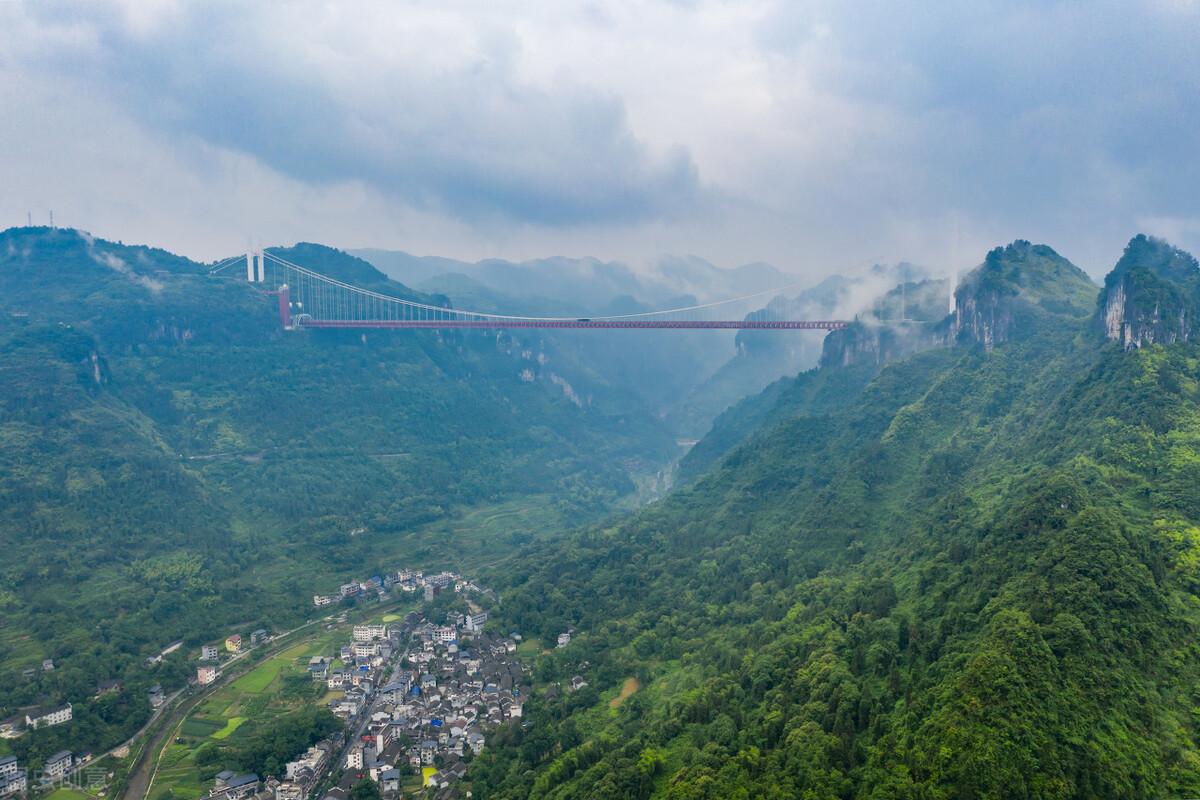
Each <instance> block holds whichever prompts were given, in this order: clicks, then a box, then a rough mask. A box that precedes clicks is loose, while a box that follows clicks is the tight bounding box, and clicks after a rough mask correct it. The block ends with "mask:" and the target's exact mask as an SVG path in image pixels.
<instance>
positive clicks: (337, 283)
mask: <svg viewBox="0 0 1200 800" xmlns="http://www.w3.org/2000/svg"><path fill="white" fill-rule="evenodd" d="M240 258H241V257H240V256H238V257H237V258H234V259H227V260H226V261H224V262H221V263H220V264H218V265H217V266H215V267H213V268H212V269H211V270H209V274H210V275H215V274H217V273H218V272H220V271H221V270H224V269H226V268H227V267H229V266H230V265H232V264H233V263H234V262H236V261H237V260H238V259H240ZM245 258H246V278H247V280H248V281H250V282H251V283H258V284H264V288H267V290H268V291H269V292H271V293H272V294H276V295H277V296H278V304H279V317H280V321H281V323H282V324H283V326H284V327H285V328H288V329H297V328H484V329H489V328H491V329H499V328H607V329H653V328H681V329H688V328H696V329H705V328H707V329H714V328H715V329H722V328H724V329H760V330H789V329H790V330H826V331H828V330H836V329H838V328H843V327H845V326H846V325H847V323H846V322H845V321H842V320H794V319H787V318H785V317H786V314H784V313H783V311H782V310H781V309H779V308H774V307H775V306H777V305H779V304H775V303H768V304H767V305H766V308H761V307H751V306H748V304H749V303H750V301H753V300H757V299H759V298H762V297H765V296H767V295H773V296H777V295H779V294H780V293H781V292H784V291H787V290H788V289H791V288H794V287H795V286H796V285H797V284H790V285H787V286H783V287H779V288H775V289H767V290H763V291H758V292H752V293H750V294H745V295H741V296H739V297H733V298H729V299H726V300H718V301H713V302H708V303H695V304H691V305H687V306H679V307H675V308H669V309H662V310H657V311H640V312H634V313H628V314H602V315H596V316H589V317H565V316H559V317H548V316H536V315H517V314H499V313H494V312H486V311H472V310H468V309H458V308H453V307H450V306H438V305H433V304H431V303H425V302H421V301H419V300H412V299H406V298H402V297H396V296H393V295H389V294H384V293H383V292H379V291H375V290H372V289H365V288H362V287H359V286H354V285H352V284H350V283H347V282H345V281H342V280H339V279H337V278H333V277H330V276H328V275H324V274H322V273H320V272H317V271H316V270H313V269H310V268H308V267H305V266H302V265H300V264H296V263H294V262H292V261H289V260H287V259H285V258H282V257H280V256H278V255H276V254H274V253H271V252H269V251H266V250H259V251H257V252H253V251H252V252H250V253H247V254H246V256H245ZM738 304H742V305H743V306H744V307H746V308H745V311H748V312H751V313H745V312H743V313H742V314H739V315H737V318H733V315H731V314H728V313H726V315H725V316H726V318H721V317H720V316H717V315H716V314H715V312H716V311H717V310H718V309H730V308H736V307H737V306H738ZM756 305H761V304H756Z"/></svg>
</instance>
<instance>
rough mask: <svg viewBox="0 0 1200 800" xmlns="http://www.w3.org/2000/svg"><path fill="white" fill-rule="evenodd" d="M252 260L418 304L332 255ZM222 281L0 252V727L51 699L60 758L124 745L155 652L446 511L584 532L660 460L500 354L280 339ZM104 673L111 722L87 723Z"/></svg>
mask: <svg viewBox="0 0 1200 800" xmlns="http://www.w3.org/2000/svg"><path fill="white" fill-rule="evenodd" d="M274 252H276V253H277V254H278V255H280V256H282V257H284V258H288V259H290V260H293V261H297V262H299V263H303V264H305V265H306V266H310V267H312V268H315V269H318V270H320V271H322V272H325V273H328V274H331V275H334V276H336V277H340V278H342V279H345V280H349V281H353V282H355V283H357V284H360V285H367V286H371V287H372V288H377V289H379V290H380V291H387V292H390V293H393V294H396V295H401V296H414V297H420V298H421V299H423V300H425V301H430V300H436V299H437V298H430V297H428V296H420V295H417V294H415V293H413V292H412V291H411V290H409V289H408V288H406V287H404V286H401V285H400V284H397V283H394V282H391V281H389V280H388V279H387V278H386V277H384V276H383V275H382V274H381V273H379V272H378V271H376V270H375V269H374V268H373V267H371V266H370V265H369V264H367V263H366V262H363V261H360V260H358V259H355V258H352V257H350V256H347V255H346V254H344V253H341V252H339V251H336V250H331V249H329V248H324V247H321V246H318V245H298V246H297V247H295V248H289V249H281V250H275V251H274ZM230 272H232V273H234V274H231V275H230V276H229V277H210V276H208V274H207V270H206V269H205V268H204V267H202V266H201V265H199V264H195V263H192V262H190V261H187V260H186V259H182V258H179V257H177V256H173V255H171V254H169V253H165V252H163V251H158V250H152V249H149V248H145V247H127V246H124V245H120V244H116V243H112V242H105V241H101V240H96V239H93V238H91V237H89V236H88V235H86V234H82V233H79V232H76V231H69V230H57V229H48V228H22V229H12V230H9V231H5V232H3V233H0V386H3V391H0V547H2V548H3V550H4V553H5V558H4V560H3V562H2V563H0V608H2V613H0V719H3V718H7V717H8V716H10V715H11V714H13V713H14V712H15V711H16V710H17V709H19V708H21V707H24V706H27V705H32V704H35V703H39V702H61V701H65V700H71V701H72V702H75V703H76V704H77V710H76V716H77V717H78V718H79V722H78V723H77V724H76V725H75V726H74V727H73V730H72V731H70V732H69V733H70V735H72V736H73V737H75V738H74V739H73V740H72V741H73V744H72V746H73V747H76V748H80V747H84V746H90V747H100V746H102V745H104V744H106V743H108V742H111V741H113V740H114V739H116V738H119V737H118V734H119V733H120V731H119V730H118V727H119V726H120V725H125V723H126V722H128V723H129V724H131V725H132V726H133V728H134V729H136V723H137V722H139V721H140V718H141V717H144V716H145V712H144V711H143V709H145V708H146V704H145V699H144V694H142V693H141V692H143V691H144V688H145V686H146V685H149V684H150V683H153V682H158V681H160V680H165V681H166V682H167V683H172V682H173V683H178V681H179V680H180V678H181V676H182V674H183V672H182V669H184V667H183V664H184V663H185V659H186V655H187V654H186V648H185V650H184V651H181V652H180V653H179V657H180V660H179V663H178V664H177V665H175V667H172V666H171V664H168V665H167V666H166V667H163V668H162V669H161V670H158V669H155V670H147V669H144V668H143V667H142V661H143V659H144V658H145V657H146V656H149V655H154V654H157V653H158V652H159V651H160V650H161V649H162V648H164V647H165V646H166V645H168V644H169V643H170V642H172V641H173V640H176V639H184V640H186V641H187V642H188V643H196V642H200V641H204V640H210V639H212V638H214V637H216V636H217V635H221V634H223V633H225V632H226V630H227V627H228V626H230V625H249V624H251V623H265V624H270V625H272V626H273V627H279V628H282V627H284V626H287V625H290V624H292V623H294V622H296V621H302V620H303V619H304V618H305V617H306V616H307V615H308V613H309V609H310V608H311V597H312V595H313V594H314V593H315V592H318V591H321V592H324V591H328V590H329V589H331V588H333V587H335V586H336V585H337V582H338V581H339V578H345V577H349V576H351V575H356V576H359V577H361V576H363V575H364V573H366V571H367V570H369V569H372V568H374V567H377V566H378V567H382V566H388V565H391V564H394V563H395V561H396V560H397V559H404V560H406V561H410V562H411V561H419V560H421V559H423V558H424V559H429V558H434V557H436V558H447V557H449V556H451V555H452V554H454V553H455V552H456V551H455V550H454V548H453V546H450V545H448V546H447V547H446V548H444V549H442V550H440V551H439V552H437V553H431V552H430V551H429V550H428V549H427V548H426V549H424V550H421V549H414V548H415V547H416V545H414V544H413V542H412V541H411V539H410V538H409V537H407V533H408V532H410V531H412V530H413V529H414V528H415V527H417V526H419V525H421V524H422V523H425V522H428V521H430V520H435V519H438V518H441V517H445V516H447V515H449V514H452V513H454V512H455V511H456V510H457V509H460V508H463V507H467V506H471V505H477V504H480V503H487V502H493V501H497V500H500V499H503V498H506V497H512V496H522V497H536V496H544V497H545V498H546V500H545V502H546V503H551V504H555V505H556V506H557V507H559V508H560V509H561V510H562V511H563V513H564V514H565V515H567V516H570V517H572V518H586V517H587V516H588V515H596V514H601V513H607V512H608V509H610V508H611V507H612V505H613V503H614V502H615V501H616V499H617V498H619V497H621V496H622V495H624V494H627V493H629V492H631V491H633V490H634V483H633V480H632V476H633V475H635V474H636V473H637V472H638V471H640V470H653V469H656V468H657V466H658V465H659V464H661V463H664V462H665V461H666V460H668V459H669V458H670V457H671V455H672V454H673V452H674V444H673V442H672V440H671V439H670V437H669V436H667V435H666V434H664V433H661V432H659V431H658V429H657V427H656V426H655V425H654V424H653V420H650V419H648V418H642V417H637V416H633V415H628V414H619V413H612V412H611V411H610V409H609V408H607V407H605V406H603V405H602V404H596V405H593V406H589V407H581V406H580V405H577V404H576V403H574V402H572V401H571V399H570V398H569V397H567V396H566V395H565V394H564V392H563V391H562V390H561V388H560V387H557V386H555V385H553V384H551V383H549V382H547V381H539V380H536V379H533V380H531V377H536V375H535V373H536V372H537V370H538V369H539V365H538V363H537V361H536V359H534V358H532V356H530V355H529V354H527V353H524V352H521V351H520V350H514V348H513V347H512V346H511V343H509V342H508V341H507V340H506V338H505V337H504V336H503V335H495V334H482V333H481V334H478V335H467V336H454V335H446V334H439V333H436V332H429V333H413V332H405V333H389V332H371V333H367V334H365V335H361V334H359V333H357V332H354V333H347V332H337V331H329V332H319V333H316V335H313V333H314V332H305V333H300V334H295V333H286V332H284V331H282V330H280V329H279V323H278V320H277V318H276V317H275V314H274V311H273V306H272V302H271V298H268V297H264V296H262V295H261V293H259V292H258V291H256V289H255V288H254V287H253V286H251V285H249V284H247V283H245V282H244V281H243V280H240V279H239V278H238V277H237V273H238V267H237V266H236V265H235V267H234V268H232V269H231V270H230ZM355 529H362V530H361V531H359V532H358V535H353V536H352V535H351V534H350V531H352V530H355ZM514 533H516V532H515V531H514ZM367 574H369V573H367ZM44 658H53V659H54V661H55V663H56V665H57V669H55V670H54V671H53V672H49V673H43V672H42V671H41V670H40V664H41V661H42V659H44ZM168 661H170V659H168ZM172 663H174V662H172ZM26 667H38V669H36V670H35V675H34V677H33V678H26V677H23V676H22V674H21V671H22V670H23V669H24V668H26ZM176 667H178V669H176ZM172 670H174V671H172ZM111 678H120V679H123V680H125V682H126V686H127V687H128V688H127V691H126V693H125V694H124V695H123V696H124V697H125V698H126V700H128V701H129V702H131V703H132V704H133V705H134V706H135V707H136V710H137V712H138V713H136V714H129V715H128V717H129V718H128V720H127V719H126V718H125V717H124V716H122V715H121V714H118V713H117V712H115V711H114V712H112V713H110V714H109V716H108V717H107V718H105V719H100V718H99V717H96V716H95V715H94V714H92V713H91V709H92V708H93V706H96V708H99V704H93V703H91V702H90V700H89V698H91V696H92V695H93V694H95V691H96V684H97V683H98V682H99V681H102V680H105V679H111ZM129 698H132V700H129ZM105 702H110V701H108V700H106V701H105ZM123 702H124V701H123ZM126 711H127V712H128V709H126ZM96 713H99V712H98V711H97V712H96ZM114 723H115V724H116V725H117V727H114ZM68 727H70V726H68ZM125 727H126V728H128V725H125ZM39 737H41V738H42V739H46V737H43V736H42V734H41V732H39V734H38V737H32V738H34V739H38V738H39ZM30 738H31V737H28V736H27V737H25V738H23V739H21V740H18V744H19V746H21V747H26V746H30V745H29V742H30ZM43 744H44V745H45V747H50V746H52V745H53V744H54V742H53V741H50V740H48V739H46V741H44V742H43ZM34 745H37V743H36V742H34ZM43 749H44V748H43ZM43 755H44V753H43Z"/></svg>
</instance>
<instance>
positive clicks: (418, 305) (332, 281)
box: [210, 250, 801, 322]
mask: <svg viewBox="0 0 1200 800" xmlns="http://www.w3.org/2000/svg"><path fill="white" fill-rule="evenodd" d="M263 256H264V257H265V258H269V259H271V260H272V261H275V262H276V263H278V264H281V265H283V266H284V267H287V268H289V269H294V270H296V271H298V272H300V273H301V274H303V275H306V276H308V277H310V278H313V279H315V280H318V281H323V282H325V283H328V284H330V285H333V286H337V287H339V288H342V289H346V290H348V291H351V292H355V293H358V294H360V295H362V296H365V297H371V298H375V299H379V300H383V301H386V302H391V303H399V304H402V305H406V306H410V307H413V308H420V309H424V310H427V311H441V312H446V313H449V314H461V315H463V316H468V317H477V318H480V319H507V320H535V321H545V322H565V321H569V320H575V319H579V317H577V316H576V317H538V316H519V315H513V314H495V313H490V312H485V311H470V310H468V309H462V308H447V307H445V306H434V305H430V304H428V303H421V302H418V301H416V300H406V299H404V298H402V297H394V296H392V295H387V294H382V293H380V292H376V291H373V290H371V289H364V288H362V287H360V286H354V285H352V284H349V283H346V282H344V281H340V280H338V279H337V278H331V277H329V276H328V275H322V274H321V273H319V272H316V271H314V270H311V269H309V268H307V267H302V266H300V265H299V264H294V263H292V262H291V261H288V260H286V259H283V258H280V257H279V256H277V255H275V254H274V253H271V252H270V251H267V250H264V251H263ZM237 258H240V256H239V257H237ZM232 260H236V258H235V259H232ZM232 260H231V261H232ZM226 266H228V265H226ZM221 269H224V267H221ZM210 274H211V273H210ZM800 285H801V282H800V281H796V282H793V283H790V284H787V285H784V286H780V287H777V288H773V289H763V290H761V291H758V292H753V293H751V294H746V295H742V296H741V297H732V298H729V299H726V300H716V301H713V302H711V303H699V304H697V305H691V306H680V307H678V308H667V309H662V310H659V311H641V312H637V313H633V314H608V315H601V316H594V317H587V319H594V320H605V321H608V320H622V319H636V318H640V317H651V316H656V315H659V314H681V313H683V312H685V311H700V310H702V309H706V308H713V307H715V306H721V305H728V304H731V303H739V302H743V301H745V300H752V299H754V298H756V297H762V296H764V295H769V294H778V293H780V292H784V291H787V290H788V289H792V288H795V287H797V286H800Z"/></svg>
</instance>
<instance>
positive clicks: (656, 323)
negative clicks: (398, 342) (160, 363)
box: [296, 317, 850, 331]
mask: <svg viewBox="0 0 1200 800" xmlns="http://www.w3.org/2000/svg"><path fill="white" fill-rule="evenodd" d="M296 324H297V325H298V326H300V327H302V328H400V329H403V328H420V329H429V328H483V329H493V330H494V329H498V328H604V329H614V330H628V329H634V330H644V329H661V328H670V329H693V328H701V329H707V328H724V329H733V330H772V331H774V330H794V331H834V330H838V329H839V328H844V327H846V326H847V325H849V324H850V323H848V322H846V321H844V320H816V321H811V320H792V321H767V320H741V319H738V320H709V321H700V320H642V319H637V320H634V319H495V320H452V319H444V320H436V319H434V320H428V319H422V320H351V319H347V320H328V319H320V320H318V319H306V318H304V317H301V318H300V319H298V320H297V321H296Z"/></svg>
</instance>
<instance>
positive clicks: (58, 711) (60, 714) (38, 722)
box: [25, 703, 74, 730]
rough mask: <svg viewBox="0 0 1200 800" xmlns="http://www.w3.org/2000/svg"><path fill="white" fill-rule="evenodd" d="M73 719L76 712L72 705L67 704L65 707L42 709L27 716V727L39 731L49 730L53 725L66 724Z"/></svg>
mask: <svg viewBox="0 0 1200 800" xmlns="http://www.w3.org/2000/svg"><path fill="white" fill-rule="evenodd" d="M73 718H74V710H73V709H72V708H71V704H70V703H67V704H66V705H63V706H55V707H54V708H42V709H38V710H37V711H34V712H32V713H29V714H26V715H25V725H26V726H28V727H30V728H33V729H34V730H37V729H38V728H49V727H51V726H52V725H62V724H63V723H64V722H70V721H71V720H72V719H73Z"/></svg>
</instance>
